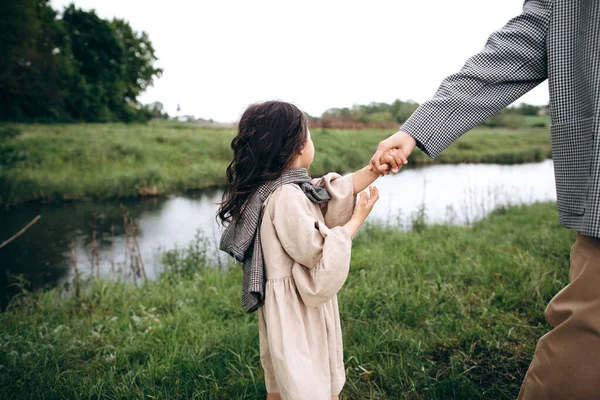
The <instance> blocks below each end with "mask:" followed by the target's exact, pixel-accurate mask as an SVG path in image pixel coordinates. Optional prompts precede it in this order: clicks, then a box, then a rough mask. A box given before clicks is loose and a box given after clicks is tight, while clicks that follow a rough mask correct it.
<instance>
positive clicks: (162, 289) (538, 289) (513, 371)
mask: <svg viewBox="0 0 600 400" xmlns="http://www.w3.org/2000/svg"><path fill="white" fill-rule="evenodd" d="M557 221H558V216H557V212H556V205H555V204H537V205H534V206H529V207H518V208H510V209H501V210H499V211H497V212H495V213H494V214H493V215H491V216H490V217H489V218H488V219H486V220H484V221H481V222H479V223H476V224H475V225H474V226H472V227H471V228H467V227H448V226H434V227H423V226H421V225H419V229H418V231H413V232H409V233H404V232H400V231H398V230H396V229H394V228H393V227H387V228H386V227H382V226H369V227H366V229H364V230H362V231H361V232H360V233H359V235H358V236H357V238H356V239H355V242H354V248H353V258H352V265H351V272H350V276H349V278H348V281H347V283H346V285H345V286H344V287H343V288H342V290H341V291H340V293H339V299H340V309H341V314H342V329H343V335H344V345H345V349H344V353H345V366H346V371H347V384H346V387H345V389H344V391H343V392H342V396H343V398H345V399H514V398H515V397H516V395H517V393H518V390H519V386H520V382H521V380H522V378H523V376H524V374H525V372H526V369H527V367H528V364H529V362H530V359H531V356H532V353H533V350H534V348H535V343H536V341H537V339H538V338H539V337H540V336H541V335H542V334H544V332H546V331H547V329H548V328H549V327H548V326H547V325H546V323H545V321H544V318H543V311H544V308H545V306H546V304H547V302H548V301H549V300H550V299H551V298H552V296H553V295H554V294H556V293H557V292H558V291H559V290H560V289H561V288H562V287H563V286H564V285H565V283H566V282H567V280H568V267H569V249H570V246H571V244H572V242H573V241H574V238H575V236H574V234H573V233H572V232H571V231H569V230H567V229H564V228H561V227H560V226H559V225H558V222H557ZM167 260H168V262H169V264H170V265H171V266H172V270H171V272H168V273H165V274H164V275H162V277H161V278H160V279H159V280H157V281H154V282H148V283H146V284H144V285H141V286H138V287H136V286H135V285H134V284H131V283H119V282H110V281H102V280H96V281H92V282H90V283H88V284H87V285H84V286H83V288H82V295H81V297H80V298H79V299H77V298H67V297H65V296H61V293H60V291H59V290H58V289H54V290H51V291H47V292H41V293H34V294H31V295H24V296H22V297H18V298H17V299H16V300H15V301H14V303H13V304H12V305H11V306H10V307H9V309H8V310H7V311H6V312H4V313H3V314H0V332H1V333H0V337H1V338H2V340H1V344H0V398H2V399H7V400H9V399H63V398H93V399H117V398H118V399H121V398H139V399H167V398H168V399H187V398H198V399H261V398H264V396H265V389H264V383H263V380H262V379H263V374H262V370H261V367H260V360H259V351H258V328H257V320H256V315H254V314H252V315H246V314H244V313H243V312H242V311H241V309H240V306H239V292H240V283H241V269H240V268H239V265H238V266H235V267H234V268H233V269H231V270H230V271H229V272H224V271H219V270H215V269H214V268H210V267H206V266H204V267H202V265H207V263H206V262H205V256H204V254H203V253H202V251H201V249H198V248H195V247H194V246H191V247H190V249H188V250H186V251H180V252H171V253H169V254H168V255H167Z"/></svg>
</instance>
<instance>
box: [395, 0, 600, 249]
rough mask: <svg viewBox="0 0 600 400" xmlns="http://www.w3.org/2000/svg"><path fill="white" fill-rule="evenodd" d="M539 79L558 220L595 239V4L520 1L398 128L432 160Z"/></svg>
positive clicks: (599, 189) (598, 51)
mask: <svg viewBox="0 0 600 400" xmlns="http://www.w3.org/2000/svg"><path fill="white" fill-rule="evenodd" d="M547 78H548V81H549V87H550V115H551V117H552V127H551V134H552V153H553V159H554V172H555V178H556V191H557V203H558V210H559V213H560V221H561V223H562V225H563V226H565V227H568V228H571V229H574V230H576V231H578V232H580V233H582V234H584V235H589V236H594V237H600V1H597V0H527V1H525V3H524V6H523V13H522V14H521V15H519V16H517V17H515V18H513V19H512V20H510V21H509V22H508V23H507V24H506V25H505V26H504V27H503V28H502V29H500V30H498V31H497V32H494V33H493V34H492V35H491V36H490V38H489V39H488V41H487V43H486V45H485V47H484V49H483V50H482V51H481V52H479V53H478V54H476V55H474V56H473V57H471V58H470V59H469V60H468V61H467V62H466V64H465V65H464V66H463V68H462V69H461V70H460V71H459V72H458V73H456V74H453V75H450V76H449V77H447V78H446V79H445V80H444V81H443V82H442V84H441V86H440V87H439V89H438V90H437V92H436V93H435V95H434V97H433V98H432V99H431V100H429V101H427V102H425V103H423V104H422V105H421V106H420V107H419V108H418V109H417V110H416V111H415V112H414V114H413V115H412V116H411V117H410V118H409V119H408V121H406V123H405V124H404V125H403V126H402V127H401V130H403V131H405V132H407V133H409V134H410V135H412V136H413V137H414V138H415V139H416V140H417V143H418V146H419V148H421V149H422V150H423V151H424V152H425V153H426V154H428V155H429V156H430V157H436V156H437V155H438V154H440V153H441V152H442V151H443V150H444V149H445V148H446V147H448V146H449V145H450V144H451V143H452V142H454V141H455V140H456V139H458V138H459V137H460V136H461V135H462V134H464V133H465V132H467V131H468V130H470V129H471V128H473V127H475V126H477V125H479V124H481V123H482V122H483V121H485V120H486V119H487V118H489V117H491V116H492V115H494V114H495V113H497V112H498V111H500V110H501V109H502V108H504V107H506V106H507V105H509V104H511V103H512V102H514V101H515V100H517V99H518V98H519V97H521V96H522V95H523V94H525V93H526V92H528V91H529V90H531V89H532V88H534V87H535V86H537V85H538V84H539V83H541V82H543V81H544V80H545V79H547Z"/></svg>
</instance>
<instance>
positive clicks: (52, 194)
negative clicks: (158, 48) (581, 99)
mask: <svg viewBox="0 0 600 400" xmlns="http://www.w3.org/2000/svg"><path fill="white" fill-rule="evenodd" d="M536 118H537V117H536ZM536 121H537V120H536ZM6 128H7V126H4V128H3V129H6ZM8 128H10V129H13V130H14V128H16V129H17V130H20V131H21V134H20V135H18V136H16V137H12V138H4V139H1V138H0V205H10V204H17V203H22V202H26V201H34V200H82V199H105V198H117V197H134V196H140V195H142V196H143V195H157V194H165V193H174V192H183V191H187V190H191V189H204V188H211V187H216V186H219V185H222V184H223V183H224V179H225V173H224V171H225V167H226V165H227V164H228V163H229V161H230V156H231V153H230V147H229V145H230V142H231V139H232V137H233V136H234V133H235V132H234V129H233V128H229V129H213V128H200V127H197V126H195V125H192V124H185V123H172V122H162V123H160V122H155V123H150V124H148V125H124V124H72V125H12V126H8ZM391 133H393V132H391V131H390V130H346V131H341V130H325V129H314V130H313V140H314V142H315V147H316V158H315V162H314V164H313V166H312V168H311V173H312V174H313V175H315V176H317V175H320V174H323V173H326V172H329V171H337V172H342V173H343V172H348V171H351V170H354V169H358V168H360V167H362V166H364V165H366V164H367V162H368V161H369V159H370V158H371V156H372V155H373V153H374V151H375V149H376V147H377V144H378V143H379V141H381V140H382V139H384V138H386V137H387V136H389V135H390V134H391ZM549 157H551V149H550V135H549V133H548V129H547V128H524V129H522V130H517V131H510V130H502V129H493V130H492V129H486V128H477V129H474V130H473V131H472V132H470V133H469V134H467V135H465V136H464V137H462V138H461V139H460V140H459V141H458V142H457V143H456V144H455V145H453V146H451V147H450V148H449V149H448V150H446V151H445V152H444V153H442V155H441V156H440V157H438V158H437V159H436V160H435V162H438V163H462V162H472V163H501V164H515V163H523V162H533V161H540V160H543V159H546V158H549ZM410 161H411V163H412V164H411V165H422V164H427V163H431V162H432V161H431V160H430V159H429V158H428V157H427V156H425V155H424V154H423V153H421V152H419V151H416V152H414V154H413V156H412V157H411V160H410Z"/></svg>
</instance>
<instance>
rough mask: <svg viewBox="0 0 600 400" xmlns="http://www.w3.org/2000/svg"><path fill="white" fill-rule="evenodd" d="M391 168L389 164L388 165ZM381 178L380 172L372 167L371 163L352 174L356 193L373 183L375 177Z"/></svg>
mask: <svg viewBox="0 0 600 400" xmlns="http://www.w3.org/2000/svg"><path fill="white" fill-rule="evenodd" d="M387 167H388V168H389V165H387ZM377 178H379V174H378V173H377V172H376V171H373V170H372V169H371V166H370V165H367V166H366V167H364V168H362V169H359V170H358V171H356V172H355V173H353V174H352V182H353V184H354V194H357V193H359V192H362V191H363V190H365V189H366V188H367V187H368V186H369V185H370V184H371V183H373V182H375V179H377Z"/></svg>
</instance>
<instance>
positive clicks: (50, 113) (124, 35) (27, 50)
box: [0, 0, 162, 122]
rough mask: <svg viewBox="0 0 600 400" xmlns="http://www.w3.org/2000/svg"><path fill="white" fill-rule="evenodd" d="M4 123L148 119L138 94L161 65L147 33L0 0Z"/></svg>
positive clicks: (44, 1)
mask: <svg viewBox="0 0 600 400" xmlns="http://www.w3.org/2000/svg"><path fill="white" fill-rule="evenodd" d="M0 32H2V36H3V37H2V40H1V41H0V120H4V121H16V122H59V121H60V122H71V121H86V122H109V121H124V122H132V121H147V120H148V119H150V118H152V117H153V112H152V111H153V110H151V109H150V107H147V106H142V105H141V104H140V103H139V101H138V96H139V95H140V94H141V93H142V92H143V91H144V90H145V89H146V88H147V87H148V86H150V85H152V82H153V80H154V79H155V78H158V77H159V76H160V75H161V73H162V69H160V68H156V67H154V65H153V64H154V61H156V60H157V58H156V55H155V51H154V48H153V47H152V43H151V41H150V39H149V37H148V35H147V34H146V33H145V32H137V31H135V30H134V29H133V28H132V27H131V26H130V25H129V23H128V22H127V21H125V20H123V19H118V18H115V19H113V20H106V19H102V18H100V17H99V16H98V15H97V14H96V13H95V12H94V11H93V10H92V11H84V10H82V9H79V8H76V7H75V6H74V5H73V4H71V5H70V6H68V7H66V8H65V9H64V10H63V11H62V12H58V11H56V10H54V9H53V8H52V7H51V6H50V5H49V0H2V1H1V2H0Z"/></svg>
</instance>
